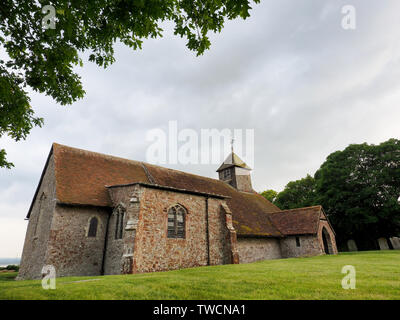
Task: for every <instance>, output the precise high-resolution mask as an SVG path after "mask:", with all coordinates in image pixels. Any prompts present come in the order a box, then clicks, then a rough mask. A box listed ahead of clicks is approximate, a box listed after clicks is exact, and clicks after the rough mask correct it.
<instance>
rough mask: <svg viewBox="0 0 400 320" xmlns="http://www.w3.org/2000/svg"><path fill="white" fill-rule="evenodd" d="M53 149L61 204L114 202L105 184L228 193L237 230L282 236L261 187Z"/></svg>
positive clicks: (90, 153) (106, 157) (101, 204)
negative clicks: (238, 185) (248, 187)
mask: <svg viewBox="0 0 400 320" xmlns="http://www.w3.org/2000/svg"><path fill="white" fill-rule="evenodd" d="M52 152H53V154H54V161H55V177H56V194H57V200H58V201H59V202H61V203H65V204H80V205H93V206H112V204H111V201H110V199H109V196H108V192H107V188H106V187H105V186H112V185H123V184H131V183H137V182H142V183H152V184H157V185H160V186H167V187H172V188H177V189H185V190H192V191H197V192H202V193H208V194H217V195H223V196H226V197H227V199H226V201H227V204H228V206H229V208H230V209H231V211H232V218H233V223H234V227H235V228H236V231H237V233H238V235H258V236H281V235H282V234H281V233H280V232H279V230H278V229H277V228H276V227H275V226H274V225H273V223H272V222H271V220H270V219H269V213H271V212H276V211H279V208H278V207H276V206H275V205H273V204H272V203H271V202H269V201H268V200H266V199H265V198H264V197H262V196H261V195H259V194H257V193H256V192H254V193H246V192H240V191H238V190H236V189H235V188H233V187H232V186H230V185H228V184H227V183H225V182H223V181H219V180H216V179H211V178H206V177H202V176H198V175H194V174H189V173H185V172H182V171H177V170H173V169H167V168H163V167H159V166H155V165H151V164H144V163H142V162H138V161H132V160H126V159H122V158H118V157H113V156H108V155H104V154H100V153H96V152H90V151H86V150H81V149H76V148H71V147H67V146H63V145H60V144H56V143H54V144H53V148H52ZM28 216H29V214H28Z"/></svg>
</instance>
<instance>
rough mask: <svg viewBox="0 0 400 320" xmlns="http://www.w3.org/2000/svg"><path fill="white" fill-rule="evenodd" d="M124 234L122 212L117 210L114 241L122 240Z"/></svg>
mask: <svg viewBox="0 0 400 320" xmlns="http://www.w3.org/2000/svg"><path fill="white" fill-rule="evenodd" d="M123 232H124V211H123V210H118V212H117V214H116V223H115V239H122V235H123Z"/></svg>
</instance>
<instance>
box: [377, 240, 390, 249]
mask: <svg viewBox="0 0 400 320" xmlns="http://www.w3.org/2000/svg"><path fill="white" fill-rule="evenodd" d="M378 244H379V249H381V250H389V245H388V243H387V240H386V238H379V239H378Z"/></svg>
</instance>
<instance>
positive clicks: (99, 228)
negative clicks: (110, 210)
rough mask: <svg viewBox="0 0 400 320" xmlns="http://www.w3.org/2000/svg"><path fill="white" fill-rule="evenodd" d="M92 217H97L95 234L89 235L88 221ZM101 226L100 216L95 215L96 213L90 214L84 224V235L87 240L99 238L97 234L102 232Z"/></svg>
mask: <svg viewBox="0 0 400 320" xmlns="http://www.w3.org/2000/svg"><path fill="white" fill-rule="evenodd" d="M93 218H97V230H96V236H95V237H89V229H90V221H91V220H92V219H93ZM102 228H103V225H102V223H101V218H100V216H99V215H97V214H93V215H91V216H90V217H89V218H88V220H87V223H86V226H85V236H86V239H87V240H89V241H91V240H98V239H99V234H101V232H102Z"/></svg>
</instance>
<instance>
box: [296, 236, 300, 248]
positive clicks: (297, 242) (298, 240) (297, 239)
mask: <svg viewBox="0 0 400 320" xmlns="http://www.w3.org/2000/svg"><path fill="white" fill-rule="evenodd" d="M296 247H300V238H299V237H296Z"/></svg>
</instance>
